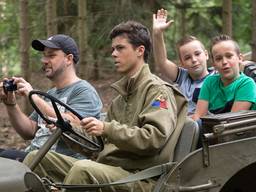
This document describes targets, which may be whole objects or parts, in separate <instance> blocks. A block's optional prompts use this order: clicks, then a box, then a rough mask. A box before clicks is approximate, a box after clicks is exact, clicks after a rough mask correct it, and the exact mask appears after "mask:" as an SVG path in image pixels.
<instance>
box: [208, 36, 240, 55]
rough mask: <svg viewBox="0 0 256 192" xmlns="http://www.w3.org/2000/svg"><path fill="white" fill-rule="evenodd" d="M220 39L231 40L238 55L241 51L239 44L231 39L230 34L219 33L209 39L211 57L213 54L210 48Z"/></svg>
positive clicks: (220, 40)
mask: <svg viewBox="0 0 256 192" xmlns="http://www.w3.org/2000/svg"><path fill="white" fill-rule="evenodd" d="M222 41H231V42H232V43H233V44H234V46H235V51H236V53H237V54H238V55H239V54H240V53H241V51H240V48H239V45H238V44H237V42H236V41H235V40H234V39H232V38H231V37H230V36H228V35H225V34H221V35H217V36H215V37H213V38H212V40H211V45H210V54H211V57H212V58H213V55H212V48H213V46H214V45H216V44H218V43H220V42H222Z"/></svg>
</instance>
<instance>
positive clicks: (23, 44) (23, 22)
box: [19, 0, 31, 114]
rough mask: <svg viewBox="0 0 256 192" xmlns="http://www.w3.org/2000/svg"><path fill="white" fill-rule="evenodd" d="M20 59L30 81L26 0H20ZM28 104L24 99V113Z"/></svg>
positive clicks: (27, 108)
mask: <svg viewBox="0 0 256 192" xmlns="http://www.w3.org/2000/svg"><path fill="white" fill-rule="evenodd" d="M19 2H20V58H21V59H20V60H21V70H22V76H23V77H24V79H25V80H26V81H28V82H30V67H29V54H28V49H29V42H30V39H29V30H28V0H20V1H19ZM30 109H31V108H30V105H29V103H28V102H27V101H24V110H25V113H27V114H28V113H29V112H30Z"/></svg>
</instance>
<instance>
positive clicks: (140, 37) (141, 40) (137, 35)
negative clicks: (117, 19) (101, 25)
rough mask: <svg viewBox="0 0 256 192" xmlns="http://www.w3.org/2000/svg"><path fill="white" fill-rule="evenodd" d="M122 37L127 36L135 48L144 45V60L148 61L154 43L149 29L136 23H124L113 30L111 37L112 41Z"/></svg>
mask: <svg viewBox="0 0 256 192" xmlns="http://www.w3.org/2000/svg"><path fill="white" fill-rule="evenodd" d="M120 35H126V36H127V38H128V41H129V43H131V44H132V45H133V47H138V46H140V45H143V46H144V47H145V52H144V60H145V62H147V61H148V58H149V55H150V52H151V48H152V43H151V37H150V32H149V30H148V28H147V27H145V26H144V25H142V24H141V23H139V22H136V21H126V22H122V23H120V24H118V25H116V26H115V27H114V28H113V29H112V30H111V32H110V35H109V37H110V39H111V40H112V39H113V38H115V37H117V36H120Z"/></svg>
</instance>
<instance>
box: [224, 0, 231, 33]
mask: <svg viewBox="0 0 256 192" xmlns="http://www.w3.org/2000/svg"><path fill="white" fill-rule="evenodd" d="M222 20H223V33H224V34H227V35H229V36H230V37H232V0H223V5H222Z"/></svg>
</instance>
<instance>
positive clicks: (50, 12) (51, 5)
mask: <svg viewBox="0 0 256 192" xmlns="http://www.w3.org/2000/svg"><path fill="white" fill-rule="evenodd" d="M56 5H57V0H47V1H46V4H45V10H46V27H47V37H50V36H51V35H54V34H57V32H58V27H57V22H56V21H57V20H56V19H57V13H56Z"/></svg>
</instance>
